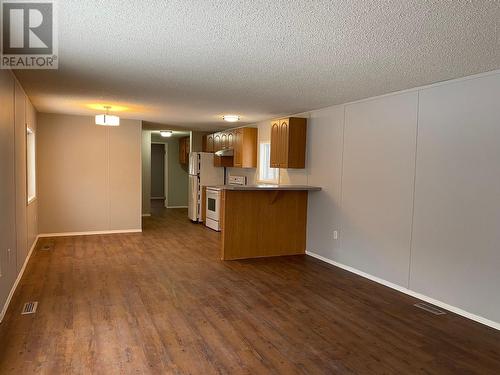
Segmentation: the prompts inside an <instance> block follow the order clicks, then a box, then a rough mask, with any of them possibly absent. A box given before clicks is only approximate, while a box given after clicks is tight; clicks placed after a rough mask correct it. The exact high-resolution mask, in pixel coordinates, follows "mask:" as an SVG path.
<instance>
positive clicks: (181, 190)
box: [143, 131, 189, 213]
mask: <svg viewBox="0 0 500 375" xmlns="http://www.w3.org/2000/svg"><path fill="white" fill-rule="evenodd" d="M144 132H146V131H143V134H144ZM147 132H148V133H149V137H150V141H149V142H150V144H151V142H155V143H165V144H168V200H167V203H168V206H169V207H187V205H188V180H189V179H188V168H187V165H181V164H180V163H179V139H178V138H170V139H165V138H163V137H161V136H160V135H159V134H156V133H151V132H149V131H147ZM146 142H147V136H146V138H144V136H143V150H144V148H147V149H148V150H149V155H146V156H145V155H144V152H143V179H149V190H147V191H146V190H144V189H145V187H146V186H148V183H147V182H146V183H144V182H143V202H144V201H146V200H147V201H148V202H150V199H151V145H150V146H149V148H148V146H147V145H146ZM144 156H145V157H144ZM145 170H146V171H145ZM148 171H149V172H148ZM149 204H151V203H149ZM143 213H150V212H149V211H148V212H144V211H143Z"/></svg>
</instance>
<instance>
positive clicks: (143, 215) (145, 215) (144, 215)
mask: <svg viewBox="0 0 500 375" xmlns="http://www.w3.org/2000/svg"><path fill="white" fill-rule="evenodd" d="M150 216H151V214H142V217H150Z"/></svg>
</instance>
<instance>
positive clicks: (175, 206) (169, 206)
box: [167, 206, 188, 208]
mask: <svg viewBox="0 0 500 375" xmlns="http://www.w3.org/2000/svg"><path fill="white" fill-rule="evenodd" d="M167 208H188V206H168V207H167Z"/></svg>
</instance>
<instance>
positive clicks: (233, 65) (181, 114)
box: [16, 0, 500, 129]
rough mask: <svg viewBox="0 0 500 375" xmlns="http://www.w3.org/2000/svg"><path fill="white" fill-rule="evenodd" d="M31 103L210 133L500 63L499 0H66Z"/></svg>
mask: <svg viewBox="0 0 500 375" xmlns="http://www.w3.org/2000/svg"><path fill="white" fill-rule="evenodd" d="M58 4H59V5H58V9H59V48H60V51H59V52H60V53H59V55H60V58H59V70H58V71H18V72H16V75H17V76H18V77H19V79H20V81H21V83H22V84H23V86H24V87H25V89H26V91H27V93H28V95H29V96H30V97H31V99H32V100H33V102H34V104H35V106H36V108H37V109H38V110H39V111H42V112H56V113H57V112H62V113H74V114H95V113H96V110H95V109H91V108H89V107H88V105H89V104H96V103H98V104H99V103H112V104H120V105H123V106H126V107H128V108H127V110H126V111H124V112H123V114H122V116H123V117H127V118H134V119H141V120H147V121H150V122H156V123H168V124H171V125H177V126H180V127H186V128H193V129H194V128H197V129H204V128H206V129H213V128H217V127H220V126H221V125H222V124H223V123H222V121H221V116H222V115H223V114H225V113H235V114H239V115H241V118H242V123H249V122H255V121H258V120H263V119H267V118H271V117H275V116H279V115H283V114H291V113H299V112H303V111H308V110H311V109H316V108H321V107H326V106H329V105H333V104H340V103H345V102H348V101H353V100H357V99H361V98H366V97H370V96H374V95H378V94H383V93H387V92H392V91H396V90H400V89H406V88H411V87H416V86H421V85H424V84H428V83H433V82H437V81H442V80H447V79H451V78H456V77H461V76H466V75H469V74H473V73H479V72H484V71H489V70H495V69H498V68H500V37H499V33H500V2H498V1H486V0H484V1H459V0H457V1H430V0H429V1H421V0H406V1H405V0H394V1H380V0H376V1H361V0H326V1H320V0H318V1H313V0H311V1H304V0H288V1H285V0H282V1H279V0H275V1H269V0H252V1H249V0H247V1H243V0H219V1H216V0H203V1H200V0H192V1H186V0H180V1H164V0H148V1H123V0H108V1H97V0H85V1H82V0H64V1H58Z"/></svg>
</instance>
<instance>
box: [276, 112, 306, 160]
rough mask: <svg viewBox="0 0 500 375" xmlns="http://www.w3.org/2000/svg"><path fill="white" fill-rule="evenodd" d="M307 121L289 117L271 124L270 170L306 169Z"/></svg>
mask: <svg viewBox="0 0 500 375" xmlns="http://www.w3.org/2000/svg"><path fill="white" fill-rule="evenodd" d="M306 135H307V119H305V118H298V117H289V118H283V119H279V120H275V121H273V122H272V123H271V165H270V166H271V168H297V169H300V168H305V167H306Z"/></svg>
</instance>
